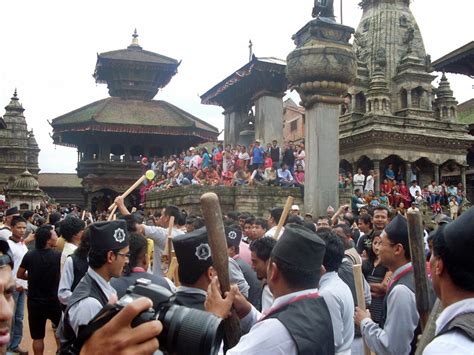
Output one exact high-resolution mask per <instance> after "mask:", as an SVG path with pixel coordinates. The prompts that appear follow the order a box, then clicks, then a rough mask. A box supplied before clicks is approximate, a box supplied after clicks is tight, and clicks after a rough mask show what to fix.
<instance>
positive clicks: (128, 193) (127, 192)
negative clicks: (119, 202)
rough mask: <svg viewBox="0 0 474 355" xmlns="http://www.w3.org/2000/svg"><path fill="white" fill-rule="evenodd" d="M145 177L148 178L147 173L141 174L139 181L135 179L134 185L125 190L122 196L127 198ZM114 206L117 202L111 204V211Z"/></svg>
mask: <svg viewBox="0 0 474 355" xmlns="http://www.w3.org/2000/svg"><path fill="white" fill-rule="evenodd" d="M145 179H146V176H145V175H143V176H141V177H140V178H139V179H138V180H137V181H135V183H134V184H133V185H132V186H130V187H129V188H128V190H127V191H125V192H124V193H123V194H122V195H121V196H122V197H123V198H125V197H127V196H128V195H130V194H131V193H132V192H133V190H135V189H136V188H137V187H138V186H140V184H141V183H142V182H143V181H145ZM114 207H115V202H114V203H112V204H111V205H110V206H109V208H108V210H109V211H110V210H112V209H113V208H114Z"/></svg>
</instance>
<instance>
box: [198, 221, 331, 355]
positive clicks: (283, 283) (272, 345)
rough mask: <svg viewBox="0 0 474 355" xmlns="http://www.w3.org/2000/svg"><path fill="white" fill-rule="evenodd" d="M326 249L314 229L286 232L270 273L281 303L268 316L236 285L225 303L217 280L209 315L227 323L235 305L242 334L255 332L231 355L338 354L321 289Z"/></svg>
mask: <svg viewBox="0 0 474 355" xmlns="http://www.w3.org/2000/svg"><path fill="white" fill-rule="evenodd" d="M325 250H326V247H325V243H324V241H323V240H322V239H321V238H319V237H318V236H317V235H316V234H315V233H313V232H312V231H310V230H309V229H307V228H305V227H303V226H300V225H296V224H289V225H287V226H286V227H285V231H284V232H283V234H282V236H281V237H280V239H279V240H278V242H277V243H276V245H275V247H274V248H273V250H272V254H271V257H270V263H269V266H268V268H267V282H268V285H269V286H270V289H271V291H272V293H273V296H274V298H275V300H274V302H273V305H272V307H271V308H270V309H268V310H267V311H266V312H265V313H264V314H261V313H259V312H258V311H257V310H256V309H255V307H252V305H251V304H250V303H249V302H248V301H247V300H246V299H245V298H244V297H242V295H241V294H240V293H239V292H238V290H237V288H236V287H234V286H233V287H232V288H231V292H229V293H227V294H226V296H225V298H222V296H221V293H220V290H219V286H218V280H217V278H214V279H213V280H212V282H211V285H210V287H209V289H208V296H207V299H206V310H207V311H209V312H212V313H214V314H216V315H217V316H220V317H222V318H226V317H228V315H229V312H230V310H231V307H232V306H234V309H235V310H236V312H237V315H238V316H239V318H240V319H241V326H242V330H244V332H245V331H248V330H249V329H250V331H249V332H248V333H247V334H246V335H244V336H243V337H242V338H240V341H239V343H238V344H237V345H236V346H235V347H233V348H232V349H230V350H229V351H228V352H227V354H228V355H237V354H260V353H261V354H334V335H333V329H332V322H331V316H330V314H329V310H328V307H327V305H326V302H325V300H324V299H323V298H322V297H321V296H319V294H318V289H317V287H318V283H319V279H320V271H321V266H322V261H323V257H324V253H325ZM302 320H304V321H302Z"/></svg>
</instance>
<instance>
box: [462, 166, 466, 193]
mask: <svg viewBox="0 0 474 355" xmlns="http://www.w3.org/2000/svg"><path fill="white" fill-rule="evenodd" d="M461 183H462V188H463V189H464V191H466V188H467V187H466V167H465V166H464V165H461Z"/></svg>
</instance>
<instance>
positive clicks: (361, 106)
mask: <svg viewBox="0 0 474 355" xmlns="http://www.w3.org/2000/svg"><path fill="white" fill-rule="evenodd" d="M365 105H366V99H365V95H364V93H362V92H359V93H358V94H357V95H356V111H357V112H360V113H365V112H366V107H365Z"/></svg>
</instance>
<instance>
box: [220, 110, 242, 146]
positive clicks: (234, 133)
mask: <svg viewBox="0 0 474 355" xmlns="http://www.w3.org/2000/svg"><path fill="white" fill-rule="evenodd" d="M224 115H225V121H224V143H225V144H226V145H227V144H230V145H232V146H234V145H236V144H238V142H239V137H240V131H241V130H242V124H243V123H244V122H245V121H246V120H247V119H248V112H247V111H246V109H245V108H243V107H234V106H232V107H229V108H227V109H226V110H225V111H224Z"/></svg>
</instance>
